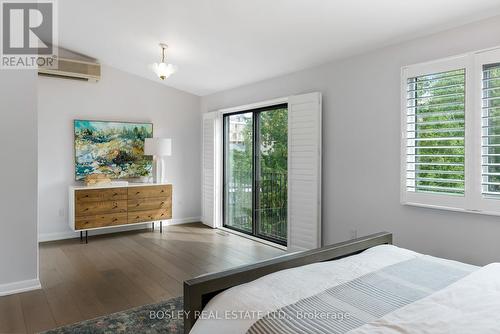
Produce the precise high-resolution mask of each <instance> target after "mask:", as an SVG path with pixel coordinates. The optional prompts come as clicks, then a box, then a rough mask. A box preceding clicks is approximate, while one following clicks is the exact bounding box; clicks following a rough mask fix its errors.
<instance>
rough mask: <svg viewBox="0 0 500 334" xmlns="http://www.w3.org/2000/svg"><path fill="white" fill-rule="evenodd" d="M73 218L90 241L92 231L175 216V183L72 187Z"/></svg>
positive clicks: (74, 222)
mask: <svg viewBox="0 0 500 334" xmlns="http://www.w3.org/2000/svg"><path fill="white" fill-rule="evenodd" d="M69 217H70V220H69V225H70V227H71V229H72V230H74V231H80V239H82V237H83V234H82V232H85V239H86V240H87V235H88V231H89V230H95V229H102V228H108V227H116V226H123V225H130V224H140V223H147V222H155V221H162V220H166V219H172V185H171V184H145V183H139V184H133V183H132V184H129V185H127V186H116V185H110V186H104V187H103V186H99V187H85V186H74V187H70V189H69ZM161 226H162V225H161V224H160V229H161Z"/></svg>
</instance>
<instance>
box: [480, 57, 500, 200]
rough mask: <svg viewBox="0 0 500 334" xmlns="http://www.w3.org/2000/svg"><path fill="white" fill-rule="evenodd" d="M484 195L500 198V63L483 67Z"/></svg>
mask: <svg viewBox="0 0 500 334" xmlns="http://www.w3.org/2000/svg"><path fill="white" fill-rule="evenodd" d="M481 107H482V108H481V130H482V131H481V132H482V133H481V181H482V182H481V186H482V194H483V196H485V197H489V198H500V63H494V64H486V65H483V66H482V106H481Z"/></svg>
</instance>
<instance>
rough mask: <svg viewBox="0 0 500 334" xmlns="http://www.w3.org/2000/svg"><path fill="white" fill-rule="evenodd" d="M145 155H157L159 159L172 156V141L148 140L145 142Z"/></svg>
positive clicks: (161, 139) (165, 139)
mask: <svg viewBox="0 0 500 334" xmlns="http://www.w3.org/2000/svg"><path fill="white" fill-rule="evenodd" d="M144 155H156V156H159V157H164V156H169V155H172V139H170V138H146V140H145V142H144Z"/></svg>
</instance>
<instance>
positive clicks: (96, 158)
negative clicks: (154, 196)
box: [74, 120, 153, 180]
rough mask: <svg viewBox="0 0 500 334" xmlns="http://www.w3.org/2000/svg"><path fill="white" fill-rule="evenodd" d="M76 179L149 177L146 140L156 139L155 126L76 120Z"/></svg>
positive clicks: (150, 163) (150, 164) (149, 164)
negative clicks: (97, 175) (91, 175)
mask: <svg viewBox="0 0 500 334" xmlns="http://www.w3.org/2000/svg"><path fill="white" fill-rule="evenodd" d="M74 131H75V178H76V179H77V180H82V179H84V178H85V176H87V175H89V174H94V173H100V174H106V175H108V176H109V177H110V178H112V179H125V178H137V177H144V176H146V177H147V176H150V175H151V170H152V160H151V157H148V156H144V140H145V138H152V137H153V124H152V123H128V122H107V121H87V120H75V121H74Z"/></svg>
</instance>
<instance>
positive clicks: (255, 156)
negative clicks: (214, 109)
mask: <svg viewBox="0 0 500 334" xmlns="http://www.w3.org/2000/svg"><path fill="white" fill-rule="evenodd" d="M275 101H276V102H275V103H272V104H267V105H265V106H260V107H250V108H248V109H246V108H245V109H240V110H233V111H229V110H228V111H227V112H224V111H221V114H222V215H221V217H222V222H221V226H222V227H223V228H224V229H229V230H233V231H236V232H238V233H242V234H246V235H248V236H251V237H254V238H258V239H262V240H265V241H268V242H271V243H274V244H277V245H281V246H287V243H288V233H287V240H286V241H285V242H283V241H280V240H277V239H274V238H271V237H267V236H264V235H261V234H258V226H257V210H256V205H257V203H258V202H259V197H258V196H259V192H258V191H256V190H257V189H258V187H259V184H258V180H257V179H258V177H257V176H258V169H257V168H256V166H258V165H259V164H258V162H259V161H258V160H259V159H260V156H259V152H260V150H259V149H258V147H259V146H260V145H259V115H260V114H261V113H262V112H265V111H271V110H274V109H279V108H286V109H287V112H288V99H286V101H283V100H280V102H281V103H280V102H278V101H277V100H275ZM269 102H271V101H269ZM247 113H252V232H248V231H244V230H241V229H238V228H235V227H232V226H228V225H225V222H226V139H227V138H226V137H227V134H226V118H229V117H231V116H234V115H241V114H247ZM287 144H288V142H287ZM287 171H288V168H287ZM287 182H288V181H287ZM287 197H288V194H287ZM287 225H288V219H287Z"/></svg>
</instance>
